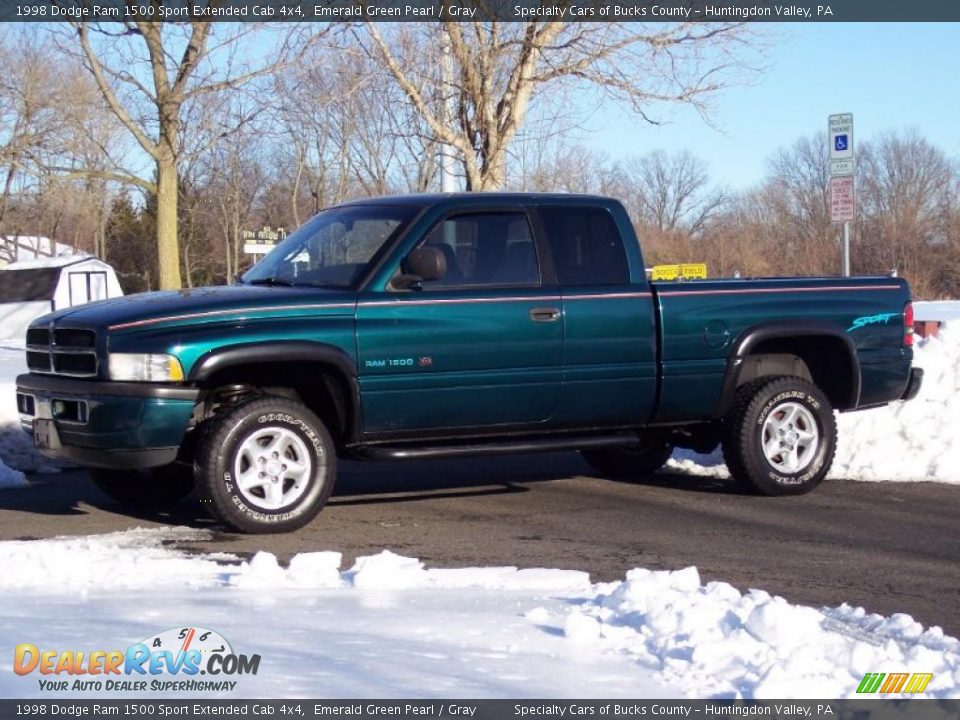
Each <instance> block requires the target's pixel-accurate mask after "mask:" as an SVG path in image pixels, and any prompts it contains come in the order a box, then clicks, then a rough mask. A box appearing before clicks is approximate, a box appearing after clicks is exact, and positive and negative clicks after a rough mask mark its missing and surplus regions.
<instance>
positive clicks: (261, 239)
mask: <svg viewBox="0 0 960 720" xmlns="http://www.w3.org/2000/svg"><path fill="white" fill-rule="evenodd" d="M286 236H287V233H286V231H285V230H284V229H283V228H277V229H276V230H273V229H271V228H268V227H264V228H263V229H261V230H241V231H240V237H241V239H242V240H243V241H244V242H243V251H244V252H245V253H246V254H247V255H266V254H267V253H268V252H270V251H271V250H273V248H275V247H276V245H277V243H278V242H279V241H280V240H283V239H284V238H285V237H286Z"/></svg>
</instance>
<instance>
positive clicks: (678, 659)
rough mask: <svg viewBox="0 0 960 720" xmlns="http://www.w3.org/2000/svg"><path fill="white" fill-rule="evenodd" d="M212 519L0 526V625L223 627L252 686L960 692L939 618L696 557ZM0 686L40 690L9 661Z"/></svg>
mask: <svg viewBox="0 0 960 720" xmlns="http://www.w3.org/2000/svg"><path fill="white" fill-rule="evenodd" d="M206 537H207V534H206V533H204V532H201V531H196V530H188V529H184V528H178V529H161V530H135V531H130V532H126V533H114V534H111V535H103V536H92V537H86V538H58V539H54V540H41V541H31V542H2V543H0V563H2V564H3V567H4V569H5V572H4V574H3V575H2V576H0V598H2V602H0V642H2V643H6V646H10V645H15V644H17V643H22V642H31V643H35V644H38V646H42V647H50V648H61V649H73V650H82V649H84V648H88V649H89V648H93V647H96V648H97V649H105V648H106V649H113V648H125V647H127V646H128V644H129V643H130V642H134V641H137V640H139V639H140V638H144V637H150V636H151V635H154V634H156V633H158V632H160V631H163V630H166V629H168V628H172V627H183V626H185V625H193V626H197V627H206V628H211V629H214V630H216V631H217V632H219V633H220V634H222V635H223V636H224V637H225V638H226V639H227V640H228V641H229V642H230V644H231V645H232V647H233V648H234V649H235V651H236V652H240V653H247V654H251V653H257V654H260V655H261V656H262V658H263V660H262V664H261V671H260V672H259V673H258V674H257V675H256V676H245V677H242V678H239V685H238V686H237V689H236V691H235V692H234V693H233V695H234V696H237V697H277V698H293V697H382V698H386V697H405V696H409V695H410V693H411V692H412V691H414V692H415V694H416V695H417V696H423V697H477V698H482V697H551V698H560V697H611V698H629V697H633V698H643V697H648V698H666V697H683V696H684V695H688V694H689V695H690V696H695V697H715V698H737V697H745V698H751V697H753V698H770V697H776V698H794V697H811V698H812V697H827V698H831V697H849V696H853V695H854V694H855V690H856V687H857V685H858V684H859V681H860V679H861V678H862V676H863V674H864V673H867V672H895V671H900V670H902V671H904V672H932V673H933V674H934V677H933V680H932V682H931V683H930V685H929V687H928V688H927V692H926V696H928V697H960V642H958V641H957V640H955V639H953V638H948V637H944V635H943V633H942V632H940V630H939V629H938V628H932V629H929V630H924V629H923V628H922V627H921V626H920V625H918V624H917V623H915V622H914V621H913V620H912V619H911V618H910V617H908V616H906V615H894V616H892V617H890V618H883V617H880V616H878V615H866V614H865V613H864V611H863V610H861V609H856V608H851V607H848V606H841V607H839V608H833V609H823V610H816V609H813V608H809V607H802V606H798V605H791V604H789V603H787V602H786V601H785V600H783V599H781V598H776V597H771V596H770V595H768V594H767V593H765V592H762V591H759V590H751V591H750V592H748V593H745V594H741V593H740V592H738V591H737V590H736V589H734V588H733V587H731V586H730V585H727V584H725V583H708V584H707V585H702V584H701V582H700V578H699V575H698V573H697V571H696V569H695V568H687V569H686V570H681V571H677V572H650V571H647V570H640V569H637V570H632V571H630V572H629V573H628V574H627V578H626V580H625V581H624V582H615V583H602V584H595V585H593V584H591V583H590V582H589V579H588V577H587V576H586V574H585V573H580V572H571V571H565V570H544V569H537V570H518V569H517V568H512V567H503V568H462V569H456V570H450V569H430V568H426V567H425V566H424V564H423V563H422V562H421V561H419V560H417V559H414V558H407V557H402V556H400V555H395V554H393V553H391V552H388V551H384V552H382V553H380V554H378V555H374V556H370V557H361V558H358V559H357V561H356V562H355V563H354V565H353V567H351V568H350V569H349V570H346V571H341V570H340V567H339V566H340V562H341V556H340V554H339V553H335V552H313V553H305V554H301V555H297V556H295V557H294V558H293V559H292V560H291V562H290V563H289V565H288V566H287V567H283V566H281V565H280V564H279V563H278V562H277V559H276V557H274V556H273V555H271V554H269V553H264V552H261V553H257V554H256V555H255V556H254V557H253V558H252V559H251V560H250V561H249V562H247V561H242V560H240V559H239V558H236V557H234V556H230V555H224V554H216V555H189V554H187V553H186V552H185V551H184V550H182V549H179V548H182V547H184V546H186V545H188V544H189V543H190V542H192V541H195V540H198V539H201V538H206ZM184 587H188V588H190V590H189V591H188V592H184V590H183V588H184ZM145 596H149V599H150V601H149V603H144V602H143V599H144V597H145ZM0 664H2V663H0ZM305 668H307V669H308V670H307V671H305ZM3 669H9V666H5V667H4V668H3ZM0 694H2V695H3V696H5V697H26V696H36V695H38V694H40V690H39V688H38V685H37V682H36V678H35V677H17V676H16V675H14V674H13V673H12V672H0ZM67 694H69V693H67ZM76 696H77V695H76V693H74V694H73V697H76Z"/></svg>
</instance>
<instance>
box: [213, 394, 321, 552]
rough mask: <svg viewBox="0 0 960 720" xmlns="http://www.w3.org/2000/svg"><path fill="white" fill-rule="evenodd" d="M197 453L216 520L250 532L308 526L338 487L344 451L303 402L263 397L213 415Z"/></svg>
mask: <svg viewBox="0 0 960 720" xmlns="http://www.w3.org/2000/svg"><path fill="white" fill-rule="evenodd" d="M207 422H208V423H210V426H209V427H207V428H205V429H204V432H203V433H201V435H200V438H199V442H198V445H197V452H196V454H195V459H194V475H195V476H196V483H197V494H198V495H199V496H200V501H201V503H202V504H203V506H204V507H205V508H206V509H207V511H208V512H209V513H210V514H211V515H213V517H214V518H216V519H217V520H220V521H221V522H222V523H224V524H225V525H227V526H229V527H230V528H232V529H234V530H238V531H240V532H244V533H284V532H290V531H292V530H296V529H298V528H301V527H303V526H304V525H306V524H307V523H309V522H310V521H311V520H313V519H314V518H315V517H316V516H317V514H318V513H319V512H320V511H321V510H322V509H323V506H324V505H325V504H326V502H327V500H328V498H329V497H330V493H331V492H333V484H334V479H335V478H336V471H337V455H336V451H335V448H334V445H333V440H332V439H331V437H330V433H329V432H328V431H327V428H326V427H324V425H323V423H322V422H321V421H320V419H319V418H318V417H317V416H316V415H314V414H313V413H312V412H310V410H309V409H308V408H307V407H306V406H304V405H303V404H301V403H299V402H296V401H294V400H289V399H287V398H282V397H274V396H268V397H261V398H257V399H254V400H249V401H247V402H245V403H242V404H240V405H237V406H236V407H233V408H231V409H229V410H227V411H225V412H224V413H223V414H222V415H218V416H216V417H214V418H213V419H211V420H209V421H207Z"/></svg>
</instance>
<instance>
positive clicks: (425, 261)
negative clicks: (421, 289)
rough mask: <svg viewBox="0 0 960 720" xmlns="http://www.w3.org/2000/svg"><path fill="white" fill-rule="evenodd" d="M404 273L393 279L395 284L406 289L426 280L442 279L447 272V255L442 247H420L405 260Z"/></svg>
mask: <svg viewBox="0 0 960 720" xmlns="http://www.w3.org/2000/svg"><path fill="white" fill-rule="evenodd" d="M403 265H404V270H405V272H404V274H403V275H398V276H397V277H395V278H394V280H393V286H394V287H396V288H398V289H406V288H410V287H413V286H415V285H417V284H418V283H421V282H424V281H426V280H440V279H442V278H443V277H444V276H446V274H447V257H446V256H445V255H444V254H443V251H441V250H440V248H435V247H419V248H417V249H416V250H414V251H413V252H412V253H410V254H409V255H407V258H406V260H404V262H403Z"/></svg>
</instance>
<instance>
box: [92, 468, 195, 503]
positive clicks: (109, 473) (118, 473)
mask: <svg viewBox="0 0 960 720" xmlns="http://www.w3.org/2000/svg"><path fill="white" fill-rule="evenodd" d="M90 478H91V479H92V480H93V484H94V485H96V486H97V487H98V488H99V489H100V490H101V491H102V492H104V493H105V494H106V495H108V496H110V498H112V499H113V500H116V501H117V502H119V503H122V504H123V505H130V506H132V507H139V508H152V507H163V506H166V505H173V504H174V503H175V502H177V501H178V500H180V499H181V498H184V497H186V496H187V495H189V494H190V492H191V491H192V490H193V473H191V472H190V468H189V467H188V466H185V465H179V464H173V465H165V466H163V467H158V468H151V469H150V470H104V469H102V468H91V470H90Z"/></svg>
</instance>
